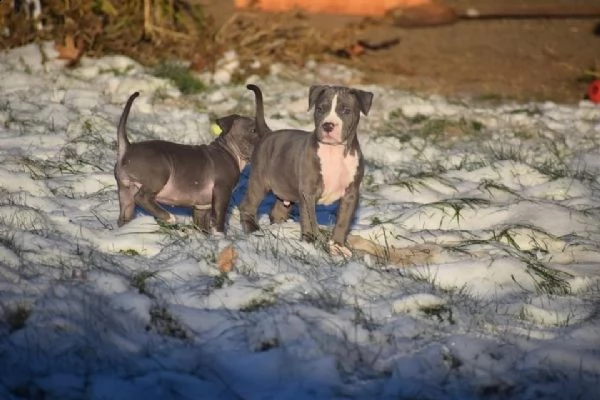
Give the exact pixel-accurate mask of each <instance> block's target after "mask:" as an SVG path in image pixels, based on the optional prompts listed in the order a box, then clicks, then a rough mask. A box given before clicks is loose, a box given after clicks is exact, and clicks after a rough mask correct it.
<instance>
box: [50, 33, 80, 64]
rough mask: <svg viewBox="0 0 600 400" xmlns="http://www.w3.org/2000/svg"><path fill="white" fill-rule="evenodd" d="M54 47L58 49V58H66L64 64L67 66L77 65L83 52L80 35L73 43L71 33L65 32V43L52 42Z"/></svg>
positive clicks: (73, 39)
mask: <svg viewBox="0 0 600 400" xmlns="http://www.w3.org/2000/svg"><path fill="white" fill-rule="evenodd" d="M54 48H55V49H56V51H58V59H59V60H67V64H66V65H65V66H66V67H68V68H71V67H74V66H75V65H77V63H78V62H79V60H80V59H81V56H83V53H84V52H85V46H84V41H83V38H82V37H79V38H77V43H75V38H74V37H73V35H70V34H67V35H66V36H65V44H64V46H63V45H61V44H58V43H54Z"/></svg>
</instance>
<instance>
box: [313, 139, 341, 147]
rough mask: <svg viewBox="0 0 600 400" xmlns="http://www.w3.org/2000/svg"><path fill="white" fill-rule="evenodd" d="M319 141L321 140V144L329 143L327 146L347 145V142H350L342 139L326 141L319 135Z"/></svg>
mask: <svg viewBox="0 0 600 400" xmlns="http://www.w3.org/2000/svg"><path fill="white" fill-rule="evenodd" d="M317 142H319V143H321V144H324V145H327V146H345V145H346V143H348V141H347V140H342V141H340V142H333V143H331V142H324V141H322V140H321V139H319V138H318V137H317Z"/></svg>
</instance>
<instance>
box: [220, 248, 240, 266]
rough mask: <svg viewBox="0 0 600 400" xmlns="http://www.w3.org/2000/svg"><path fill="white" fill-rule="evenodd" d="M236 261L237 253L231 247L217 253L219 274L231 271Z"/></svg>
mask: <svg viewBox="0 0 600 400" xmlns="http://www.w3.org/2000/svg"><path fill="white" fill-rule="evenodd" d="M236 261H237V252H236V251H235V249H234V248H233V246H232V245H229V246H227V247H225V248H224V249H223V250H221V252H220V253H219V257H217V265H218V267H219V271H221V272H229V271H231V270H232V268H233V266H234V265H235V262H236Z"/></svg>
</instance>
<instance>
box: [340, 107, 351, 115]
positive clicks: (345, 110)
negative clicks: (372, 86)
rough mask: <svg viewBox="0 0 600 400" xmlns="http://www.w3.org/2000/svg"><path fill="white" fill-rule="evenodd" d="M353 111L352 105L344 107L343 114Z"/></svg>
mask: <svg viewBox="0 0 600 400" xmlns="http://www.w3.org/2000/svg"><path fill="white" fill-rule="evenodd" d="M351 112H352V110H351V109H350V107H344V108H342V114H350V113H351Z"/></svg>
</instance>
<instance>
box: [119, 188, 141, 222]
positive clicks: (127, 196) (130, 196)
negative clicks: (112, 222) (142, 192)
mask: <svg viewBox="0 0 600 400" xmlns="http://www.w3.org/2000/svg"><path fill="white" fill-rule="evenodd" d="M117 187H118V192H119V219H118V220H117V226H119V227H121V226H123V225H125V224H126V223H128V222H129V221H131V220H132V219H133V217H134V215H135V199H134V196H135V191H136V190H137V189H136V188H135V187H134V186H125V185H123V184H121V183H119V181H117Z"/></svg>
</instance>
